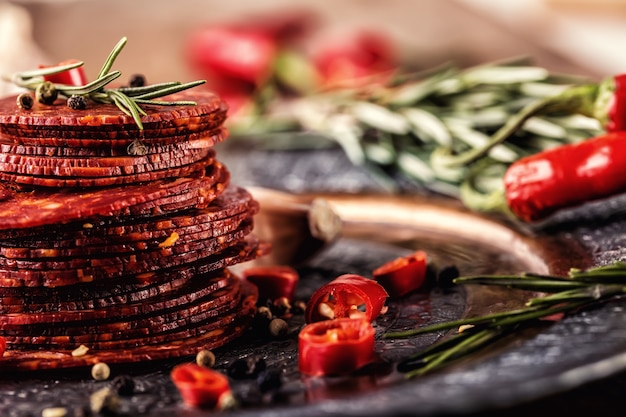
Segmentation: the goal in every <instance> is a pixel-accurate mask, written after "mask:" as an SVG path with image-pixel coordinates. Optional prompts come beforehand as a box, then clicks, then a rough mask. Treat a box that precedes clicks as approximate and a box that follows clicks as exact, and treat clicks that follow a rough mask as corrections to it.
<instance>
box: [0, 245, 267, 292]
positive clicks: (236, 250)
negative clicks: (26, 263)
mask: <svg viewBox="0 0 626 417" xmlns="http://www.w3.org/2000/svg"><path fill="white" fill-rule="evenodd" d="M268 249H269V248H268V247H267V244H265V243H260V242H259V241H258V239H257V238H256V237H255V236H248V237H247V238H246V240H244V241H241V242H238V243H236V244H234V245H232V246H229V247H228V248H226V249H224V250H223V251H221V252H218V253H212V254H209V255H208V256H207V254H202V253H200V254H198V253H190V254H185V255H184V256H181V255H179V256H172V257H170V258H169V259H168V260H167V261H166V262H161V263H160V264H152V263H148V262H144V263H136V264H134V265H131V266H129V265H125V269H124V270H123V271H122V270H120V269H119V266H117V265H115V266H99V267H94V268H90V269H80V268H79V269H68V270H62V269H61V270H39V271H38V270H23V269H22V270H13V269H6V268H0V287H22V286H24V287H41V286H43V287H59V286H65V285H74V284H78V283H85V282H94V281H98V280H108V279H115V278H122V277H126V279H128V280H129V282H151V280H153V279H158V278H159V274H158V273H156V272H157V271H158V270H160V269H161V268H168V267H174V266H181V265H183V264H185V263H192V262H195V261H198V260H202V261H203V262H202V265H201V266H200V267H199V268H198V272H199V273H203V272H209V271H215V270H218V269H223V268H227V267H229V266H232V265H235V264H238V263H242V262H246V261H249V260H252V259H256V258H258V257H259V256H262V255H263V254H266V253H267V251H268Z"/></svg>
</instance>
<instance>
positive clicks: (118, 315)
mask: <svg viewBox="0 0 626 417" xmlns="http://www.w3.org/2000/svg"><path fill="white" fill-rule="evenodd" d="M194 284H196V285H191V286H190V287H189V288H187V287H186V286H185V287H182V288H179V289H178V290H177V291H175V292H173V293H167V294H163V295H162V296H160V297H154V298H152V299H150V300H145V301H138V302H136V303H129V304H117V305H112V306H109V307H107V308H97V309H83V310H75V311H63V312H62V313H59V312H58V311H50V312H41V313H39V312H32V313H12V314H5V315H2V316H0V323H1V325H0V334H2V335H3V336H4V335H14V334H20V333H22V334H23V333H25V331H28V333H32V334H37V335H39V336H41V335H58V334H63V335H67V334H68V333H67V329H69V328H73V327H74V328H87V327H89V326H98V327H99V328H100V329H101V330H103V331H104V330H106V329H109V330H111V329H113V328H115V329H116V330H118V331H119V330H122V329H123V328H127V329H129V328H132V327H130V326H133V327H146V326H145V325H136V324H133V325H131V324H129V323H139V322H138V320H139V319H148V318H151V317H152V318H153V321H152V322H153V323H159V324H163V323H166V322H168V321H174V320H178V319H179V318H181V317H191V316H193V315H195V314H197V313H199V312H206V311H208V310H212V309H214V308H217V307H218V306H220V305H222V304H228V303H229V302H230V301H231V300H235V299H237V298H238V296H239V291H240V281H239V279H238V278H234V277H231V278H229V279H228V282H227V285H224V286H222V287H220V288H217V289H213V288H210V287H209V288H203V287H201V286H200V285H199V283H198V282H197V281H196V282H194ZM229 308H232V307H229ZM155 316H158V317H155ZM36 325H43V326H40V327H36ZM107 325H110V326H109V327H107ZM46 327H48V328H46ZM159 331H160V332H162V331H165V330H164V329H161V330H159ZM81 333H84V332H81Z"/></svg>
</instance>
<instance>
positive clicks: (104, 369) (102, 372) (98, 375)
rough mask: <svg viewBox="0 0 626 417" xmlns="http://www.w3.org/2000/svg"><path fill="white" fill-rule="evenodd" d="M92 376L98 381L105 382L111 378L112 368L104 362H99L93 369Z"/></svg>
mask: <svg viewBox="0 0 626 417" xmlns="http://www.w3.org/2000/svg"><path fill="white" fill-rule="evenodd" d="M91 376H92V377H93V379H95V380H96V381H105V380H107V379H109V377H110V376H111V368H109V365H107V364H106V363H104V362H98V363H96V364H95V365H94V366H93V367H92V368H91Z"/></svg>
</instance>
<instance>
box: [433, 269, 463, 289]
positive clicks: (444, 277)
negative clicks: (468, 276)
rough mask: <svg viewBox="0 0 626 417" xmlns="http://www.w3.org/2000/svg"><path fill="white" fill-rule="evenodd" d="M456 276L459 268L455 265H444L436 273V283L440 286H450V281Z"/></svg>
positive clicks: (451, 284)
mask: <svg viewBox="0 0 626 417" xmlns="http://www.w3.org/2000/svg"><path fill="white" fill-rule="evenodd" d="M458 277H459V269H458V268H457V267H456V266H454V265H450V266H444V267H443V268H441V269H440V270H439V273H438V274H437V284H438V285H439V286H440V287H442V288H450V287H452V286H453V285H454V282H452V281H453V280H454V279H455V278H458Z"/></svg>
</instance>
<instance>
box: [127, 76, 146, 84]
mask: <svg viewBox="0 0 626 417" xmlns="http://www.w3.org/2000/svg"><path fill="white" fill-rule="evenodd" d="M129 84H130V86H131V87H143V86H144V85H146V77H144V76H143V75H142V74H133V75H132V76H131V77H130V82H129Z"/></svg>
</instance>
